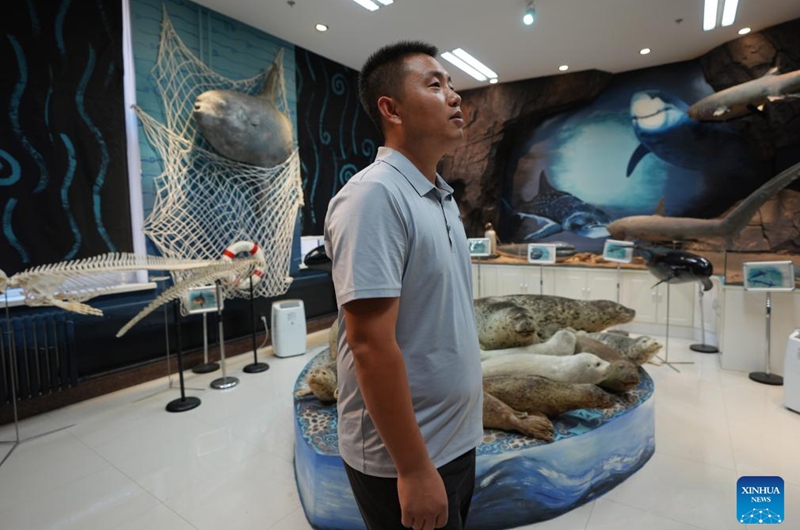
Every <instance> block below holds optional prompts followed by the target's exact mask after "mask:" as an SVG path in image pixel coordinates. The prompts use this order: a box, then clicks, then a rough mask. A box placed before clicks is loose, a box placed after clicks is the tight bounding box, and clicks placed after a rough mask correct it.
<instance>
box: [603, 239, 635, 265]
mask: <svg viewBox="0 0 800 530" xmlns="http://www.w3.org/2000/svg"><path fill="white" fill-rule="evenodd" d="M603 259H604V260H606V261H613V262H616V263H630V262H631V261H633V242H631V241H617V240H616V239H606V242H605V244H604V245H603Z"/></svg>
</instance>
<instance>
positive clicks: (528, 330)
mask: <svg viewBox="0 0 800 530" xmlns="http://www.w3.org/2000/svg"><path fill="white" fill-rule="evenodd" d="M512 315H513V317H514V318H513V319H511V318H510V317H511V316H512ZM635 316H636V312H635V311H634V310H632V309H628V308H627V307H625V306H623V305H620V304H617V303H615V302H611V301H609V300H590V301H584V300H573V299H571V298H564V297H561V296H548V295H537V294H515V295H506V296H490V297H487V298H479V299H478V300H475V320H476V323H477V325H478V337H479V339H480V342H481V347H482V348H483V349H485V350H493V349H500V348H513V347H515V346H527V345H528V344H534V343H538V342H544V341H546V340H547V339H549V338H550V337H552V336H553V335H554V334H555V333H556V332H558V331H559V330H561V329H564V328H574V329H578V330H584V331H602V330H604V329H606V328H608V327H610V326H614V325H617V324H624V323H626V322H630V321H631V320H633V318H634V317H635ZM522 331H524V333H523V332H522Z"/></svg>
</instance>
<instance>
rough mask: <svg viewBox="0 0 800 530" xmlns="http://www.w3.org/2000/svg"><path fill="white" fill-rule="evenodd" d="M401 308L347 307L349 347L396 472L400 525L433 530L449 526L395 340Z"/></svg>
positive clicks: (375, 301) (388, 302)
mask: <svg viewBox="0 0 800 530" xmlns="http://www.w3.org/2000/svg"><path fill="white" fill-rule="evenodd" d="M399 307H400V299H399V298H371V299H364V300H353V301H351V302H348V303H347V304H345V305H344V318H345V327H346V330H347V342H348V344H349V345H350V349H351V350H352V352H353V362H354V364H355V369H356V377H357V378H358V384H359V387H360V389H361V394H362V396H363V398H364V403H365V404H366V406H367V411H368V412H369V415H370V417H371V418H372V421H373V422H374V423H375V427H376V428H377V429H378V434H379V435H380V437H381V440H382V441H383V443H384V445H386V449H387V450H388V451H389V455H390V456H391V457H392V460H393V461H394V464H395V467H396V468H397V473H398V483H397V491H398V495H399V497H400V507H401V509H402V513H403V517H402V521H401V522H402V524H403V526H407V527H411V528H414V529H415V530H432V529H433V528H440V527H442V526H444V525H445V524H446V523H447V494H446V492H445V489H444V483H443V482H442V479H441V477H440V476H439V473H438V472H437V471H436V468H435V466H434V465H433V462H431V460H430V458H429V456H428V449H427V447H426V446H425V441H424V440H423V439H422V434H421V433H420V431H419V426H418V425H417V420H416V417H415V416H414V407H413V405H412V402H411V391H410V390H409V386H408V376H407V374H406V366H405V362H404V361H403V354H402V352H401V351H400V347H399V346H398V344H397V339H396V337H395V326H396V324H397V313H398V309H399Z"/></svg>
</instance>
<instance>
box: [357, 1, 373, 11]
mask: <svg viewBox="0 0 800 530" xmlns="http://www.w3.org/2000/svg"><path fill="white" fill-rule="evenodd" d="M353 2H355V3H356V4H358V5H360V6H361V7H363V8H365V9H369V10H370V11H377V10H378V4H376V3H375V2H373V1H372V0H353Z"/></svg>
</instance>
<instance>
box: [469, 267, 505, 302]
mask: <svg viewBox="0 0 800 530" xmlns="http://www.w3.org/2000/svg"><path fill="white" fill-rule="evenodd" d="M498 268H499V267H498V266H497V265H487V264H485V263H481V264H478V263H475V262H474V261H473V263H472V298H473V299H474V298H484V297H486V296H494V295H495V294H496V293H497V270H498Z"/></svg>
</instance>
